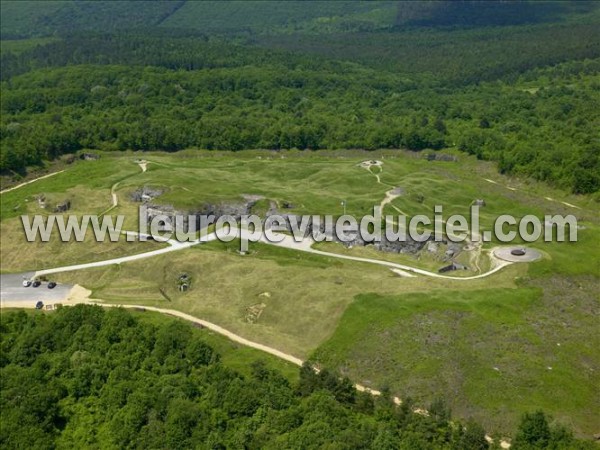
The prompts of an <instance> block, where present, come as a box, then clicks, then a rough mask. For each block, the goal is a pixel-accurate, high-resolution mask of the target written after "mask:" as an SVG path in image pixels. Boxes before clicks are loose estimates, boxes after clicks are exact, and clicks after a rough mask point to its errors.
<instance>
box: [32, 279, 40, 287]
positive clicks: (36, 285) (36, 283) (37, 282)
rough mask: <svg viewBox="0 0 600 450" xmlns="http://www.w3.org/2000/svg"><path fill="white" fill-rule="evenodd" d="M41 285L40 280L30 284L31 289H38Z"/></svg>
mask: <svg viewBox="0 0 600 450" xmlns="http://www.w3.org/2000/svg"><path fill="white" fill-rule="evenodd" d="M41 284H42V282H41V281H40V280H35V281H34V282H33V284H32V286H33V287H39V286H40V285H41Z"/></svg>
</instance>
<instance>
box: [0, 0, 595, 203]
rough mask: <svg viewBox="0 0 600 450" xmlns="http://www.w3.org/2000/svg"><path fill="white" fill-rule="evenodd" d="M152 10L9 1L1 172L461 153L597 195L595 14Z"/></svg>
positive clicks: (406, 6) (244, 5)
mask: <svg viewBox="0 0 600 450" xmlns="http://www.w3.org/2000/svg"><path fill="white" fill-rule="evenodd" d="M146 3H147V2H146ZM146 3H144V8H139V7H136V6H135V5H134V4H132V3H130V2H119V3H114V2H103V1H94V2H85V1H82V2H69V1H65V2H45V3H44V5H43V6H40V7H36V6H35V5H37V3H32V2H3V3H2V8H3V10H2V11H3V14H2V16H3V20H2V33H3V37H4V39H3V42H2V55H1V67H2V70H1V79H2V84H1V92H2V105H1V110H0V112H1V114H2V118H1V122H0V141H1V142H0V145H1V158H0V172H1V173H2V174H4V175H8V176H9V177H10V176H12V177H19V176H22V175H24V174H25V173H26V171H27V168H28V167H32V166H36V165H43V164H44V162H45V161H47V160H52V159H54V158H57V157H59V156H60V155H62V154H65V153H72V152H75V151H77V150H79V149H84V148H97V149H105V150H123V149H134V150H166V151H176V150H179V149H183V148H204V149H226V150H234V151H235V150H242V149H248V148H263V149H273V150H280V149H289V148H299V149H310V150H318V149H331V148H364V149H375V148H408V149H411V150H415V151H419V150H422V149H434V150H437V149H443V148H458V149H460V150H462V151H464V152H467V153H469V154H473V155H476V156H477V157H478V158H481V159H486V160H492V161H497V163H498V167H499V170H500V171H501V172H503V173H508V174H515V175H519V176H525V177H532V178H535V179H537V180H542V181H546V182H548V183H550V184H552V185H555V186H558V187H561V188H564V189H566V190H569V191H571V192H573V193H578V194H586V193H594V192H597V191H598V190H599V188H600V175H599V174H600V159H599V156H598V155H599V154H600V140H599V136H598V132H597V130H598V129H600V119H599V116H598V114H597V111H598V109H599V108H600V92H599V91H600V79H599V76H598V74H599V69H600V27H599V26H598V24H599V22H600V13H599V11H600V8H598V7H597V5H596V4H593V3H588V4H582V3H577V2H525V1H523V2H503V3H489V4H487V3H486V4H482V3H481V2H417V3H414V4H410V2H408V3H407V2H379V1H374V2H345V1H340V2H318V4H314V6H315V7H314V8H312V7H311V8H306V2H303V1H289V2H286V1H283V2H268V3H262V2H237V1H230V2H210V1H199V2H184V1H182V2H149V3H148V4H146ZM316 6H318V7H316ZM125 18H126V19H127V22H124V19H125ZM110 19H114V20H112V21H111V20H110ZM100 30H102V31H103V32H100ZM31 36H52V39H48V38H46V40H43V39H37V40H35V41H31V42H32V43H31V44H30V45H28V44H26V43H27V42H29V41H28V40H17V41H14V40H13V41H10V40H7V39H6V38H11V37H12V38H14V37H31Z"/></svg>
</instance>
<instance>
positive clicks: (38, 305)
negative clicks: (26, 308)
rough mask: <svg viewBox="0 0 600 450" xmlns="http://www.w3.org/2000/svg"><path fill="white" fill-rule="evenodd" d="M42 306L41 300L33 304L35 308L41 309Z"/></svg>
mask: <svg viewBox="0 0 600 450" xmlns="http://www.w3.org/2000/svg"><path fill="white" fill-rule="evenodd" d="M43 307H44V302H42V301H41V300H40V301H39V302H37V303H36V304H35V309H42V308H43Z"/></svg>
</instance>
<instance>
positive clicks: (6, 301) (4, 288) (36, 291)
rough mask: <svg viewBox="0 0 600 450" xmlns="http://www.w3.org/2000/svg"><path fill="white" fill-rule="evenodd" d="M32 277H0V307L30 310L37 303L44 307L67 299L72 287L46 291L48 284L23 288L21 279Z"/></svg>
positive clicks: (6, 275) (58, 287)
mask: <svg viewBox="0 0 600 450" xmlns="http://www.w3.org/2000/svg"><path fill="white" fill-rule="evenodd" d="M32 276H33V272H29V273H17V274H4V275H0V301H1V303H2V306H4V307H6V306H22V307H25V308H31V307H33V306H35V304H36V303H37V302H38V301H40V300H41V301H42V302H43V303H44V305H46V304H52V303H60V302H62V301H64V300H66V299H67V297H68V295H69V292H70V291H71V288H72V287H73V285H71V284H58V285H56V287H55V288H54V289H48V283H47V282H43V283H42V284H41V285H40V286H38V287H36V288H34V287H33V286H29V287H24V286H23V279H24V278H30V277H32Z"/></svg>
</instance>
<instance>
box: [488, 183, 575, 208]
mask: <svg viewBox="0 0 600 450" xmlns="http://www.w3.org/2000/svg"><path fill="white" fill-rule="evenodd" d="M484 180H485V181H487V182H488V183H492V184H497V185H498V186H502V187H505V188H506V189H510V190H511V191H518V190H519V189H517V188H514V187H512V186H507V185H504V184H500V183H498V182H497V181H494V180H490V179H489V178H484ZM544 199H545V200H548V201H549V202H558V203H562V204H563V205H565V206H568V207H569V208H575V209H581V208H580V207H579V206H577V205H573V204H572V203H568V202H563V201H560V200H554V199H553V198H552V197H544Z"/></svg>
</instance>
